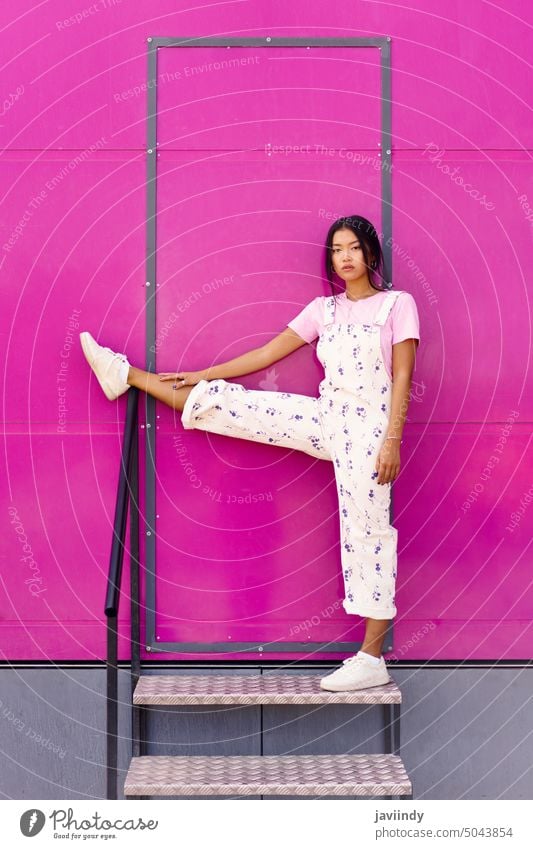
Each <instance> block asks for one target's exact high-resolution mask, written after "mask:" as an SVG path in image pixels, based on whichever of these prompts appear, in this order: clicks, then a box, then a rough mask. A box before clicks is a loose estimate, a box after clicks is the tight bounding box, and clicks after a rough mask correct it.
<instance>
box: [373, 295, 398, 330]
mask: <svg viewBox="0 0 533 849" xmlns="http://www.w3.org/2000/svg"><path fill="white" fill-rule="evenodd" d="M399 295H400V291H396V292H387V294H386V295H385V297H384V298H383V303H382V304H381V308H380V309H379V311H378V314H377V315H376V317H375V319H374V324H385V322H386V321H387V318H388V316H389V313H390V311H391V309H392V308H393V306H394V304H395V302H396V299H397V298H398V296H399Z"/></svg>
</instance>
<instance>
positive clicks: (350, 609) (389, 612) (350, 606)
mask: <svg viewBox="0 0 533 849" xmlns="http://www.w3.org/2000/svg"><path fill="white" fill-rule="evenodd" d="M342 606H343V607H344V610H345V611H346V613H350V614H355V615H356V616H364V617H365V618H369V619H394V617H395V616H396V613H397V610H396V608H395V607H389V608H388V609H387V608H384V607H379V608H378V607H361V605H360V604H354V603H353V602H350V601H348V599H344V601H343V602H342Z"/></svg>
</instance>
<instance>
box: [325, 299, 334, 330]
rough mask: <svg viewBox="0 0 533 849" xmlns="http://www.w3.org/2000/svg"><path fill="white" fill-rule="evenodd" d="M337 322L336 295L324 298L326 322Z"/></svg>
mask: <svg viewBox="0 0 533 849" xmlns="http://www.w3.org/2000/svg"><path fill="white" fill-rule="evenodd" d="M334 323H335V295H330V296H329V297H325V298H324V324H334Z"/></svg>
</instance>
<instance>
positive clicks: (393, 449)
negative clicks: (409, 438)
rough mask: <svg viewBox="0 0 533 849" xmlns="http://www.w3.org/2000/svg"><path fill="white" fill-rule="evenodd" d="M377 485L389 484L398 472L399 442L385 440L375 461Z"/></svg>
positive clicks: (396, 440)
mask: <svg viewBox="0 0 533 849" xmlns="http://www.w3.org/2000/svg"><path fill="white" fill-rule="evenodd" d="M375 468H376V471H377V473H378V477H377V483H391V482H392V481H393V480H395V478H397V477H398V474H399V472H400V440H399V439H385V441H384V443H383V445H382V446H381V449H380V452H379V454H378V459H377V460H376V467H375Z"/></svg>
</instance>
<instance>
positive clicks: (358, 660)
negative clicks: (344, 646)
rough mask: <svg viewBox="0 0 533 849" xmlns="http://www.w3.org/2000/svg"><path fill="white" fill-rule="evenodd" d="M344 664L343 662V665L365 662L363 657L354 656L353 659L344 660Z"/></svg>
mask: <svg viewBox="0 0 533 849" xmlns="http://www.w3.org/2000/svg"><path fill="white" fill-rule="evenodd" d="M342 662H343V663H362V662H363V658H362V657H357V655H356V654H354V656H353V657H347V658H346V660H343V661H342Z"/></svg>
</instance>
